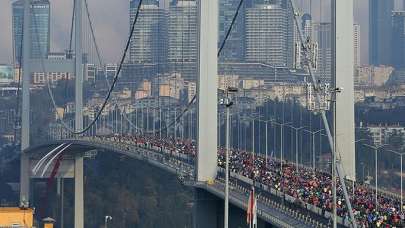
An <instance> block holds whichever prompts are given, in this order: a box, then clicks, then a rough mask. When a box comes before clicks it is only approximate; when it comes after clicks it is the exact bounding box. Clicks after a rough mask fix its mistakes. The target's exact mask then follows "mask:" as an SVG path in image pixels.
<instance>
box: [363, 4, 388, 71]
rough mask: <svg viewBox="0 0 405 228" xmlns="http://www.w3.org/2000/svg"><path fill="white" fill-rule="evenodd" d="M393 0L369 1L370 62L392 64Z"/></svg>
mask: <svg viewBox="0 0 405 228" xmlns="http://www.w3.org/2000/svg"><path fill="white" fill-rule="evenodd" d="M393 9H394V1H393V0H370V3H369V17H370V18H369V62H370V64H373V65H381V64H390V59H391V55H390V51H391V45H390V43H391V33H392V32H391V31H392V26H391V14H392V11H393Z"/></svg>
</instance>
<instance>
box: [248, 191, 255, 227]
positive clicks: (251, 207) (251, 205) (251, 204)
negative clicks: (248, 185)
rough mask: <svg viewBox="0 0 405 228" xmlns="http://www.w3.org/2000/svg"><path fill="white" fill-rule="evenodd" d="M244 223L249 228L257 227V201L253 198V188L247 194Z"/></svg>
mask: <svg viewBox="0 0 405 228" xmlns="http://www.w3.org/2000/svg"><path fill="white" fill-rule="evenodd" d="M246 222H247V224H248V225H249V227H256V226H257V200H256V196H255V190H254V188H253V187H252V190H250V194H249V200H248V205H247V217H246Z"/></svg>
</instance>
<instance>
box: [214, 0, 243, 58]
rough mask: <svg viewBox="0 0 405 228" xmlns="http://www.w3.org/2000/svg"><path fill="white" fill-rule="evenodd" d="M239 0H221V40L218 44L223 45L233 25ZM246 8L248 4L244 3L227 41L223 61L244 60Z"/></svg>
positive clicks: (222, 54) (222, 55)
mask: <svg viewBox="0 0 405 228" xmlns="http://www.w3.org/2000/svg"><path fill="white" fill-rule="evenodd" d="M238 2H239V0H219V40H218V45H221V43H222V41H223V40H224V38H225V35H226V33H227V31H228V29H229V26H230V25H231V22H232V19H233V17H234V15H235V11H236V9H237V7H238ZM245 9H246V4H243V5H242V7H241V9H240V11H239V15H238V17H237V19H236V22H235V24H234V25H233V28H232V31H231V34H230V36H229V38H228V40H227V42H226V46H225V47H224V49H223V50H222V53H221V56H220V60H222V61H242V60H243V58H244V55H245V54H244V50H245V20H244V15H245Z"/></svg>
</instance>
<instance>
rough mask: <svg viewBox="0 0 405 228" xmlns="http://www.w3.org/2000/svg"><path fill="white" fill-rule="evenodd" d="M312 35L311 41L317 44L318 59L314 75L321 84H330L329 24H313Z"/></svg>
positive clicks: (330, 28)
mask: <svg viewBox="0 0 405 228" xmlns="http://www.w3.org/2000/svg"><path fill="white" fill-rule="evenodd" d="M313 33H314V35H313V40H314V41H315V42H316V43H317V44H318V59H317V64H316V68H315V74H316V76H317V79H319V80H321V82H330V81H331V76H332V43H331V42H332V39H331V38H332V37H331V36H332V26H331V23H324V22H322V23H314V24H313Z"/></svg>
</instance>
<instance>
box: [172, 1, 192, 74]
mask: <svg viewBox="0 0 405 228" xmlns="http://www.w3.org/2000/svg"><path fill="white" fill-rule="evenodd" d="M197 60H198V20H197V2H196V1H195V0H177V2H176V1H174V3H173V4H172V5H171V6H170V9H169V32H168V63H169V67H170V71H172V72H181V74H182V77H183V78H184V79H186V80H195V75H196V73H197ZM191 77H194V78H191Z"/></svg>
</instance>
